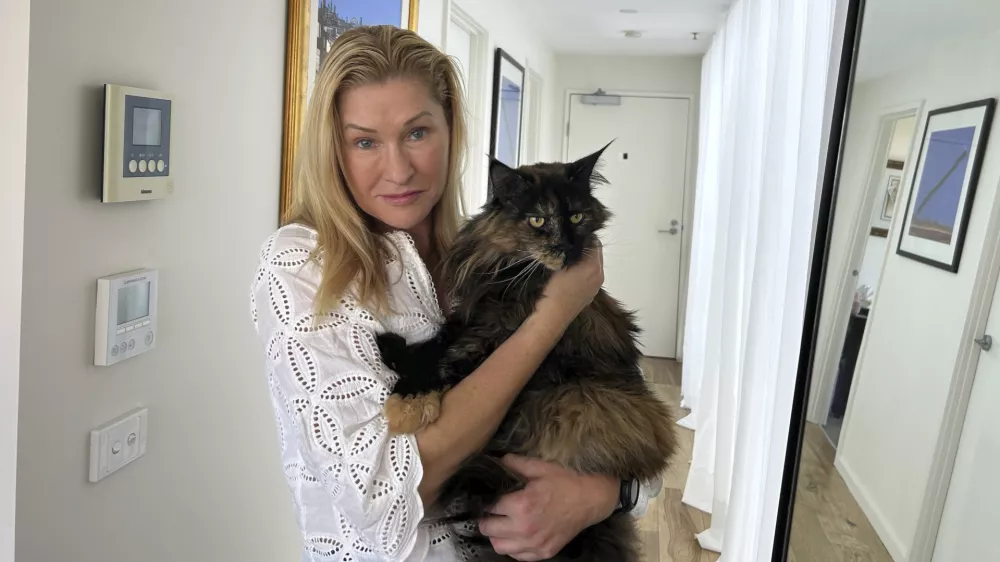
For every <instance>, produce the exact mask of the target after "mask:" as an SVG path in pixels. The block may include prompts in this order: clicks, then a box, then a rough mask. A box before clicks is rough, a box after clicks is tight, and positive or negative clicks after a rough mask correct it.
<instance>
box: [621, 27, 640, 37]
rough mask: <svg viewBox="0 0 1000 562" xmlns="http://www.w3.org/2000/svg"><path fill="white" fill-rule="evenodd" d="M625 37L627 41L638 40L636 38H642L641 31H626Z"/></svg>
mask: <svg viewBox="0 0 1000 562" xmlns="http://www.w3.org/2000/svg"><path fill="white" fill-rule="evenodd" d="M625 37H628V38H629V39H638V38H640V37H642V32H641V31H636V30H634V29H626V30H625Z"/></svg>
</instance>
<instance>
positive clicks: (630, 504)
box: [615, 478, 639, 513]
mask: <svg viewBox="0 0 1000 562" xmlns="http://www.w3.org/2000/svg"><path fill="white" fill-rule="evenodd" d="M638 503H639V480H638V479H636V478H628V479H625V480H622V483H621V488H620V489H619V492H618V507H616V508H615V513H629V512H630V511H632V510H633V509H635V506H636V505H638Z"/></svg>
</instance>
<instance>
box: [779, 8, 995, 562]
mask: <svg viewBox="0 0 1000 562" xmlns="http://www.w3.org/2000/svg"><path fill="white" fill-rule="evenodd" d="M861 4H863V6H862V7H861V8H860V10H859V12H858V14H857V15H858V17H859V19H858V20H857V22H859V25H857V27H856V29H857V30H859V31H858V33H859V35H858V36H857V37H856V41H857V42H856V45H857V49H856V52H855V56H854V66H853V68H852V72H853V80H852V82H851V83H850V86H849V88H850V90H849V91H848V92H847V94H848V98H849V101H848V111H847V117H846V121H845V123H844V130H843V131H844V136H843V142H842V144H841V145H840V150H839V153H836V152H834V153H833V154H832V155H831V156H832V158H835V159H836V175H835V176H833V177H832V178H828V179H832V180H833V181H831V182H830V183H831V187H832V186H833V185H834V184H835V187H836V190H835V191H833V193H834V194H835V196H834V198H833V199H832V211H831V217H832V220H831V221H830V223H829V228H828V230H827V231H826V232H825V235H826V237H825V239H824V237H822V236H819V237H818V240H817V248H818V251H820V252H822V251H823V247H824V242H825V244H826V245H827V251H826V254H825V256H822V258H823V259H824V260H825V267H824V268H823V269H822V270H818V271H817V270H814V272H813V275H820V276H821V279H820V280H819V282H820V283H821V286H822V292H821V295H822V300H821V301H820V303H819V304H820V306H819V309H818V315H817V316H816V328H817V329H816V331H815V332H814V333H815V338H814V341H813V342H812V344H813V345H812V347H811V349H809V350H807V351H810V356H811V358H812V363H811V369H810V372H808V373H805V372H803V375H806V376H804V377H802V378H800V380H799V391H800V392H801V396H800V398H801V400H802V401H801V406H802V411H801V413H802V416H803V418H804V419H803V420H801V421H802V424H801V428H802V434H801V447H800V449H799V452H800V454H799V456H798V459H797V462H798V466H797V473H796V480H795V481H794V504H793V508H792V517H791V531H790V535H789V536H788V537H787V545H786V548H787V550H786V551H785V552H784V559H786V560H794V561H796V562H825V561H832V560H866V561H873V562H903V561H906V562H953V561H960V560H962V561H964V560H1000V543H998V542H997V541H996V540H995V536H994V535H995V531H996V529H997V528H998V525H1000V508H998V506H1000V481H997V479H996V475H997V474H1000V414H998V412H1000V409H997V408H996V406H995V401H996V398H997V397H998V396H1000V347H998V346H995V345H993V343H994V342H993V337H994V336H996V335H998V334H1000V298H997V296H996V291H997V289H998V288H1000V287H998V285H997V272H998V270H1000V260H998V258H1000V198H998V185H997V184H998V181H1000V138H997V133H996V131H995V130H993V129H995V119H994V112H995V106H996V103H997V102H996V99H997V97H998V96H1000V71H998V69H1000V61H998V60H997V55H996V53H1000V23H998V22H1000V3H996V2H990V1H975V0H965V1H961V2H953V3H949V4H948V5H947V7H946V6H945V5H944V4H942V3H934V2H911V1H906V0H868V1H867V2H862V3H861ZM991 131H992V134H991ZM793 426H796V423H795V422H794V421H793Z"/></svg>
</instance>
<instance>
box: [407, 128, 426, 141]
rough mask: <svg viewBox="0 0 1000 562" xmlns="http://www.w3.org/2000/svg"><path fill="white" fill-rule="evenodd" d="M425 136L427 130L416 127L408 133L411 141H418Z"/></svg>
mask: <svg viewBox="0 0 1000 562" xmlns="http://www.w3.org/2000/svg"><path fill="white" fill-rule="evenodd" d="M425 136H427V129H426V128H425V127H418V128H416V129H413V131H411V132H410V138H411V139H413V140H420V139H422V138H424V137H425Z"/></svg>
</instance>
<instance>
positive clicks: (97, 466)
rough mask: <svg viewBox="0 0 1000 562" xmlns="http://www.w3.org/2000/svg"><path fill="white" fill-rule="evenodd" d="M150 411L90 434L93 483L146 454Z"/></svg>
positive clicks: (120, 419)
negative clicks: (147, 423)
mask: <svg viewBox="0 0 1000 562" xmlns="http://www.w3.org/2000/svg"><path fill="white" fill-rule="evenodd" d="M146 417H147V412H146V408H138V409H135V410H132V411H131V412H129V413H127V414H125V415H122V416H119V417H118V418H115V419H113V420H111V421H109V422H108V423H106V424H104V425H102V426H101V427H98V428H96V429H93V430H91V431H90V481H91V482H99V481H100V480H102V479H104V478H106V477H108V476H110V475H111V474H112V473H114V472H115V471H117V470H119V469H120V468H122V467H123V466H125V465H127V464H129V463H131V462H132V461H134V460H135V459H137V458H139V457H141V456H142V455H143V454H145V452H146Z"/></svg>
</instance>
